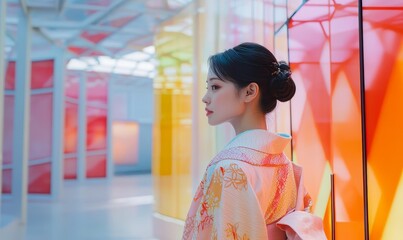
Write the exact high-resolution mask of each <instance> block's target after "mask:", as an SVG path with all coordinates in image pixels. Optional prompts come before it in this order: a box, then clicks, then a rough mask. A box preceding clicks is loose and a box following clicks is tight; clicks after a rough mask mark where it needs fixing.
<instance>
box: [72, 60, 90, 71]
mask: <svg viewBox="0 0 403 240" xmlns="http://www.w3.org/2000/svg"><path fill="white" fill-rule="evenodd" d="M87 68H88V64H87V63H86V62H83V61H81V60H78V59H74V58H73V59H71V60H70V61H69V63H68V64H67V69H73V70H85V69H87Z"/></svg>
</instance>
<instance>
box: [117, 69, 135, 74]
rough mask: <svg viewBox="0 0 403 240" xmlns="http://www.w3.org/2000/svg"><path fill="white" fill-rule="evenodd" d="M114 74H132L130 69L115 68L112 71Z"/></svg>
mask: <svg viewBox="0 0 403 240" xmlns="http://www.w3.org/2000/svg"><path fill="white" fill-rule="evenodd" d="M113 72H114V73H118V74H127V75H129V74H131V73H132V69H130V68H115V69H114V70H113Z"/></svg>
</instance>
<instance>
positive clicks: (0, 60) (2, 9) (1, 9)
mask: <svg viewBox="0 0 403 240" xmlns="http://www.w3.org/2000/svg"><path fill="white" fill-rule="evenodd" d="M6 8H7V4H6V2H5V1H0V50H2V51H1V52H0V153H2V152H3V116H4V100H3V99H4V81H5V71H4V70H5V60H4V46H5V44H4V41H5V39H6V34H5V33H6V30H5V29H6V21H5V20H6V14H7V11H6ZM2 180H3V154H0V220H1V195H2V192H3V191H2V186H3V181H2Z"/></svg>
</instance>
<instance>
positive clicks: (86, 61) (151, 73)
mask: <svg viewBox="0 0 403 240" xmlns="http://www.w3.org/2000/svg"><path fill="white" fill-rule="evenodd" d="M154 51H155V48H154V46H148V47H146V48H144V52H133V53H130V54H127V55H125V56H123V57H122V58H119V59H116V58H112V57H109V56H99V57H81V58H73V59H71V60H70V61H69V63H68V65H67V69H71V70H85V71H95V72H106V73H112V72H113V73H116V74H125V75H134V76H140V77H149V78H154V77H155V75H156V74H155V66H156V61H155V59H154V58H152V57H151V55H150V54H152V53H154Z"/></svg>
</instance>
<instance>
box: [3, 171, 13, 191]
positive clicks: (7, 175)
mask: <svg viewBox="0 0 403 240" xmlns="http://www.w3.org/2000/svg"><path fill="white" fill-rule="evenodd" d="M12 173H13V171H12V170H11V169H5V170H3V176H2V179H3V180H2V185H3V186H2V193H11V187H12V185H11V177H12Z"/></svg>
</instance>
